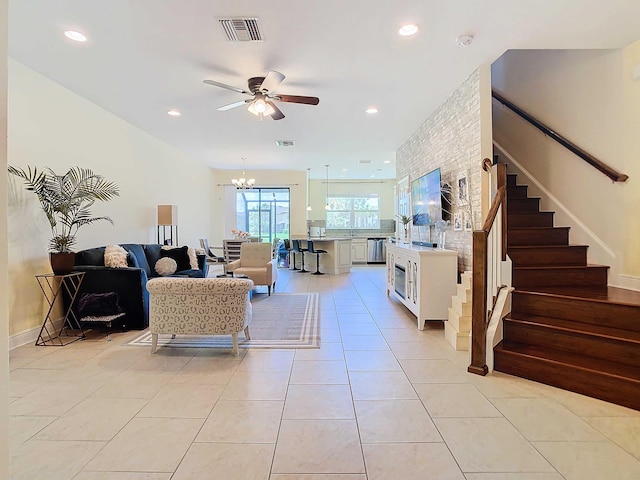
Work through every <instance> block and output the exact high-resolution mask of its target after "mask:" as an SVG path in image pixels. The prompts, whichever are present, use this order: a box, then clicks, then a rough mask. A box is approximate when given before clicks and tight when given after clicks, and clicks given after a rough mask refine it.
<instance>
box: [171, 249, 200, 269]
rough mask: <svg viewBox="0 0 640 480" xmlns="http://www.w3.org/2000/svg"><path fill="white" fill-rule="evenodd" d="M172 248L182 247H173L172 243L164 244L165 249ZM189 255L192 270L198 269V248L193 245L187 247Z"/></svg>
mask: <svg viewBox="0 0 640 480" xmlns="http://www.w3.org/2000/svg"><path fill="white" fill-rule="evenodd" d="M172 248H180V247H172V246H171V245H163V246H162V249H163V250H171V249H172ZM187 255H189V266H190V267H191V270H198V269H199V268H200V267H198V257H197V256H196V249H195V248H193V247H187Z"/></svg>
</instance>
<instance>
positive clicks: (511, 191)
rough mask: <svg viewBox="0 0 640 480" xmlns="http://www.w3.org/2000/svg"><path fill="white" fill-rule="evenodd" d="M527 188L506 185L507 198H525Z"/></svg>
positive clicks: (524, 186)
mask: <svg viewBox="0 0 640 480" xmlns="http://www.w3.org/2000/svg"><path fill="white" fill-rule="evenodd" d="M528 189H529V187H527V186H526V185H513V186H512V185H507V198H508V199H509V200H512V199H514V198H527V196H528V193H527V191H528Z"/></svg>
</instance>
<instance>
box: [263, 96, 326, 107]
mask: <svg viewBox="0 0 640 480" xmlns="http://www.w3.org/2000/svg"><path fill="white" fill-rule="evenodd" d="M273 99H274V100H278V101H279V102H290V103H304V104H305V105H318V103H319V102H320V99H319V98H318V97H303V96H300V95H274V97H273Z"/></svg>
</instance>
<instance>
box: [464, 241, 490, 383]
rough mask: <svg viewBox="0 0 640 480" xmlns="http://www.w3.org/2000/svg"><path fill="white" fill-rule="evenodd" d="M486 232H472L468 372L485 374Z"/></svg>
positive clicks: (486, 371)
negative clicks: (471, 286)
mask: <svg viewBox="0 0 640 480" xmlns="http://www.w3.org/2000/svg"><path fill="white" fill-rule="evenodd" d="M486 316H487V233H486V232H485V231H484V230H476V231H474V232H473V290H472V306H471V365H469V367H468V368H467V371H468V372H469V373H475V374H476V375H486V374H487V373H488V372H489V368H488V367H487V327H486Z"/></svg>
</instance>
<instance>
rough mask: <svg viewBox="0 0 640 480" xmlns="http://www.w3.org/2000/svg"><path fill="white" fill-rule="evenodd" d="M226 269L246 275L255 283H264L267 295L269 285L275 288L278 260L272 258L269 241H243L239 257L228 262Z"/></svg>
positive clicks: (269, 288)
mask: <svg viewBox="0 0 640 480" xmlns="http://www.w3.org/2000/svg"><path fill="white" fill-rule="evenodd" d="M227 271H228V272H233V273H234V274H243V275H246V276H247V277H249V278H250V279H251V280H253V283H255V284H256V285H266V286H267V290H268V292H269V295H271V287H273V289H274V290H275V289H276V279H277V278H278V261H277V260H275V259H274V258H273V252H272V247H271V244H270V243H266V242H244V243H243V244H242V245H241V246H240V258H239V259H238V260H235V261H233V262H231V263H229V264H228V265H227Z"/></svg>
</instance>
